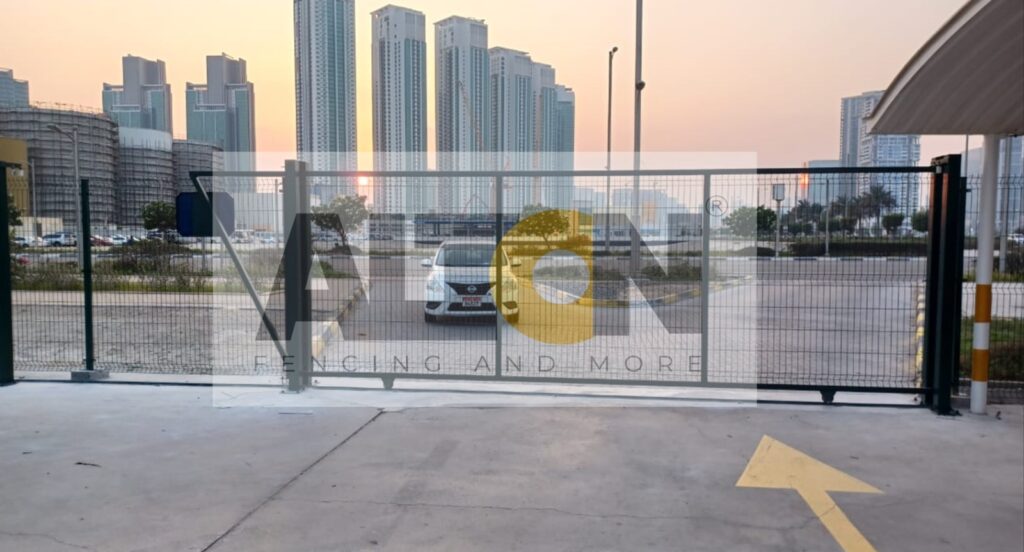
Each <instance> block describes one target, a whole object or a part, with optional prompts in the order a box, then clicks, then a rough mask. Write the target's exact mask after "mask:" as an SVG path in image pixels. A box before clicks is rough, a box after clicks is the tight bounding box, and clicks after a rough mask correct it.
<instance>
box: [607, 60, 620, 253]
mask: <svg viewBox="0 0 1024 552" xmlns="http://www.w3.org/2000/svg"><path fill="white" fill-rule="evenodd" d="M618 51H619V47H618V46H615V47H614V48H612V49H611V51H609V52H608V159H607V161H606V162H605V165H604V168H605V169H606V170H609V171H610V170H612V67H613V65H612V61H614V59H615V52H618ZM604 188H605V195H604V206H605V207H604V252H605V255H611V252H612V237H611V231H612V223H611V212H612V175H611V174H609V175H608V177H607V179H606V180H605V185H604Z"/></svg>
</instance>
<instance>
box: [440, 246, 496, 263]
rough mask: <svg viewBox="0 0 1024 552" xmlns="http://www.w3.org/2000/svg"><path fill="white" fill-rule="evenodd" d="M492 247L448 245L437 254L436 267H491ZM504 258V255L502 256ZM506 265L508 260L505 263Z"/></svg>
mask: <svg viewBox="0 0 1024 552" xmlns="http://www.w3.org/2000/svg"><path fill="white" fill-rule="evenodd" d="M493 255H494V246H493V245H490V244H485V243H464V244H449V245H445V246H443V247H442V248H441V249H440V250H439V251H438V252H437V265H438V266H491V258H492V257H493ZM502 256H503V257H504V255H502ZM504 264H508V259H507V258H506V259H505V263H504Z"/></svg>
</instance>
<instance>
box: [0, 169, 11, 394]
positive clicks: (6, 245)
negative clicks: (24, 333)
mask: <svg viewBox="0 0 1024 552" xmlns="http://www.w3.org/2000/svg"><path fill="white" fill-rule="evenodd" d="M8 209H9V205H8V204H7V165H6V164H4V163H0V385H10V384H12V383H14V320H13V318H14V312H13V309H12V301H11V284H12V282H11V236H10V232H11V221H10V220H9V213H8Z"/></svg>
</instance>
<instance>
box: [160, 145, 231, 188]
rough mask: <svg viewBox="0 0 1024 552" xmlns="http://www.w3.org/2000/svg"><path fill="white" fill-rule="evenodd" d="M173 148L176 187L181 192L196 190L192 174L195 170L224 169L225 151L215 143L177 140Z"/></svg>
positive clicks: (214, 170)
mask: <svg viewBox="0 0 1024 552" xmlns="http://www.w3.org/2000/svg"><path fill="white" fill-rule="evenodd" d="M171 148H172V153H173V155H174V157H173V159H174V163H173V164H174V182H175V188H176V190H177V192H179V193H180V192H194V191H196V187H195V184H193V183H192V177H191V175H190V173H192V172H193V171H202V172H218V171H222V170H224V151H223V150H221V149H220V148H219V147H217V146H215V145H213V144H207V143H204V142H193V141H190V140H175V141H174V143H173V144H172V145H171ZM200 182H202V181H200ZM207 182H209V180H207ZM206 185H209V184H206ZM214 191H223V190H214Z"/></svg>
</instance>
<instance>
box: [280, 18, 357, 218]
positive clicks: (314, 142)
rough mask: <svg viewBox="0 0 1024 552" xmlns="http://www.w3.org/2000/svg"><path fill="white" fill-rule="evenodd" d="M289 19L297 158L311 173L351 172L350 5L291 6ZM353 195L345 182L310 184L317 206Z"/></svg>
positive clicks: (352, 69)
mask: <svg viewBox="0 0 1024 552" xmlns="http://www.w3.org/2000/svg"><path fill="white" fill-rule="evenodd" d="M294 17H295V118H296V125H295V132H296V144H297V146H298V150H299V157H300V159H303V160H305V161H308V162H309V163H310V164H311V168H312V169H316V170H355V169H356V168H357V167H356V151H357V147H356V31H355V0H295V4H294ZM353 191H354V186H352V184H351V182H347V183H342V184H341V186H340V187H339V183H338V181H333V182H331V183H330V184H327V183H314V184H313V194H314V195H315V196H317V197H318V198H319V199H320V200H329V199H330V196H333V195H335V194H336V193H339V192H340V193H345V194H351V193H353Z"/></svg>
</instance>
